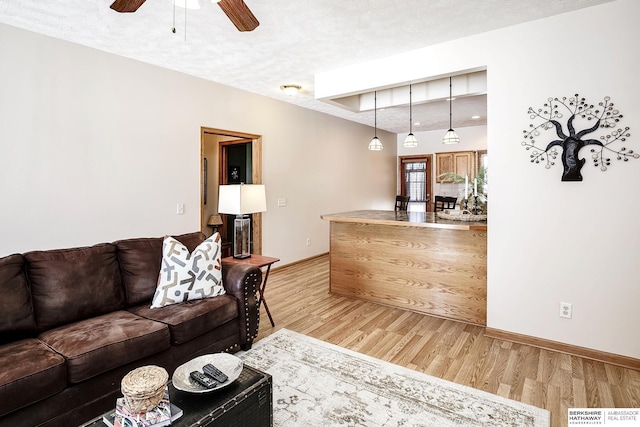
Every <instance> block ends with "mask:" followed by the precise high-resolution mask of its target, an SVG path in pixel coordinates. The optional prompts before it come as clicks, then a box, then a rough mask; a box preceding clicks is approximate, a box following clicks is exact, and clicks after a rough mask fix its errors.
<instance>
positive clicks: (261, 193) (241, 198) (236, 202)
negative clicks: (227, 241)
mask: <svg viewBox="0 0 640 427" xmlns="http://www.w3.org/2000/svg"><path fill="white" fill-rule="evenodd" d="M266 210H267V198H266V195H265V190H264V185H260V184H240V185H237V184H236V185H221V186H220V189H219V191H218V212H220V213H224V214H231V215H236V218H235V220H234V222H233V229H234V233H233V257H234V258H249V257H250V256H251V247H250V244H251V219H250V218H249V215H248V214H252V213H257V212H264V211H266Z"/></svg>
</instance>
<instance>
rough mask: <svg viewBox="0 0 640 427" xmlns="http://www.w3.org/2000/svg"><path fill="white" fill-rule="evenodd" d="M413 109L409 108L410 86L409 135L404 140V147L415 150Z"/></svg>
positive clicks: (416, 141) (416, 143) (416, 144)
mask: <svg viewBox="0 0 640 427" xmlns="http://www.w3.org/2000/svg"><path fill="white" fill-rule="evenodd" d="M412 129H413V109H412V106H411V85H409V135H407V138H406V139H405V140H404V146H405V147H407V148H416V147H417V146H418V139H417V138H416V137H415V135H414V134H413V130H412Z"/></svg>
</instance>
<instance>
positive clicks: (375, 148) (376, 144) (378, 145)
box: [369, 91, 382, 151]
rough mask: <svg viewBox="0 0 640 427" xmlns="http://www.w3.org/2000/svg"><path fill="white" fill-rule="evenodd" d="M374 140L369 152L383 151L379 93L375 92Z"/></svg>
mask: <svg viewBox="0 0 640 427" xmlns="http://www.w3.org/2000/svg"><path fill="white" fill-rule="evenodd" d="M373 123H374V125H373V139H372V140H371V142H370V143H369V150H371V151H380V150H382V141H380V139H379V138H378V92H377V91H374V92H373Z"/></svg>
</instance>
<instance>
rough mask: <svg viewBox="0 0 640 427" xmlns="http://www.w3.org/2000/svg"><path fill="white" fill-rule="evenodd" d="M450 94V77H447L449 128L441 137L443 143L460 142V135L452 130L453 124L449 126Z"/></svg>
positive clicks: (451, 98) (451, 99)
mask: <svg viewBox="0 0 640 427" xmlns="http://www.w3.org/2000/svg"><path fill="white" fill-rule="evenodd" d="M454 99H455V98H453V97H452V96H451V77H449V130H448V131H447V133H445V134H444V138H442V143H443V144H447V145H449V144H457V143H459V142H460V137H459V136H458V135H457V134H456V131H454V130H453V126H451V102H452V101H453V100H454Z"/></svg>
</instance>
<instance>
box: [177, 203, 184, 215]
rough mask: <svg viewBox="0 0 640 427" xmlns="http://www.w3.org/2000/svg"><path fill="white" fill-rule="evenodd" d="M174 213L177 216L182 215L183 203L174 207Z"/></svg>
mask: <svg viewBox="0 0 640 427" xmlns="http://www.w3.org/2000/svg"><path fill="white" fill-rule="evenodd" d="M176 213H177V214H178V215H182V214H184V204H183V203H178V206H176Z"/></svg>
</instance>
